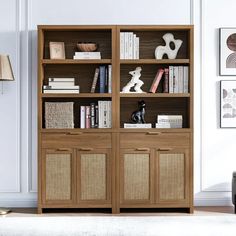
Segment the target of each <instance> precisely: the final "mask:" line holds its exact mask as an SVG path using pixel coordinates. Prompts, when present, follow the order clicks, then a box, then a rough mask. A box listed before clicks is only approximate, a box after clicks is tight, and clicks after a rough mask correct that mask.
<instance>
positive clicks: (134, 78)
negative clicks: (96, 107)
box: [122, 67, 145, 93]
mask: <svg viewBox="0 0 236 236" xmlns="http://www.w3.org/2000/svg"><path fill="white" fill-rule="evenodd" d="M141 70H142V68H141V67H136V69H135V70H133V71H130V72H129V74H131V75H132V78H131V80H130V81H129V83H128V84H126V85H125V87H123V88H122V93H132V92H131V91H130V89H131V88H132V87H134V86H135V87H134V90H135V92H134V93H145V92H144V91H143V90H142V89H141V86H142V85H143V84H144V82H143V81H142V80H140V79H139V78H140V77H141Z"/></svg>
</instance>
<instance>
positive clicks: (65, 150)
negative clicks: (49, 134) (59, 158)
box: [57, 148, 70, 152]
mask: <svg viewBox="0 0 236 236" xmlns="http://www.w3.org/2000/svg"><path fill="white" fill-rule="evenodd" d="M57 151H58V152H68V151H70V149H68V148H57Z"/></svg>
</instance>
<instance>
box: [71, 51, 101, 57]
mask: <svg viewBox="0 0 236 236" xmlns="http://www.w3.org/2000/svg"><path fill="white" fill-rule="evenodd" d="M73 59H101V52H75V55H74V57H73Z"/></svg>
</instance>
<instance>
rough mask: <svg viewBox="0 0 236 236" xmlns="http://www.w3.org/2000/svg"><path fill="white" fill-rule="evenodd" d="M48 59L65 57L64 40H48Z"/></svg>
mask: <svg viewBox="0 0 236 236" xmlns="http://www.w3.org/2000/svg"><path fill="white" fill-rule="evenodd" d="M49 49H50V50H49V51H50V59H65V58H66V57H65V44H64V42H49Z"/></svg>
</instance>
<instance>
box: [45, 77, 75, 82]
mask: <svg viewBox="0 0 236 236" xmlns="http://www.w3.org/2000/svg"><path fill="white" fill-rule="evenodd" d="M48 81H49V82H75V78H48Z"/></svg>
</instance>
